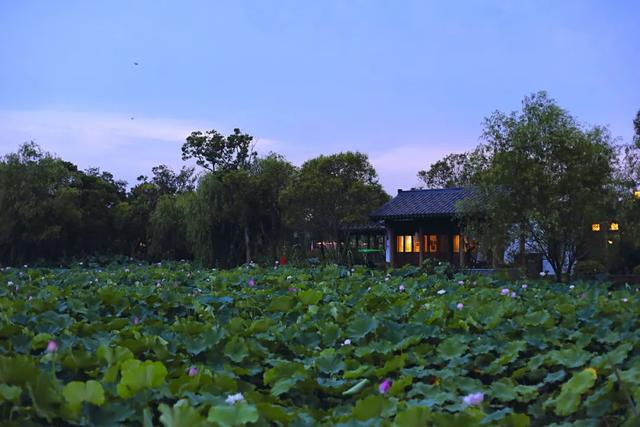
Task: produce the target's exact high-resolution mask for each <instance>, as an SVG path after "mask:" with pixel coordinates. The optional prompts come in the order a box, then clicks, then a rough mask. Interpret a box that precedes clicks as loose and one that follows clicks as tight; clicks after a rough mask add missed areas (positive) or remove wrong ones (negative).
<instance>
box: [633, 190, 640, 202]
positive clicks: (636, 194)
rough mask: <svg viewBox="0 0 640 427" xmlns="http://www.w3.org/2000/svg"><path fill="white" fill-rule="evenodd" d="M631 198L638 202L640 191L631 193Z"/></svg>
mask: <svg viewBox="0 0 640 427" xmlns="http://www.w3.org/2000/svg"><path fill="white" fill-rule="evenodd" d="M633 197H635V198H636V200H640V190H636V191H634V192H633Z"/></svg>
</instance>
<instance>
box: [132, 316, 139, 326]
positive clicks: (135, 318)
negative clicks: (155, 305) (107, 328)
mask: <svg viewBox="0 0 640 427" xmlns="http://www.w3.org/2000/svg"><path fill="white" fill-rule="evenodd" d="M139 323H140V318H139V317H138V316H135V317H134V318H133V324H134V325H137V324H139Z"/></svg>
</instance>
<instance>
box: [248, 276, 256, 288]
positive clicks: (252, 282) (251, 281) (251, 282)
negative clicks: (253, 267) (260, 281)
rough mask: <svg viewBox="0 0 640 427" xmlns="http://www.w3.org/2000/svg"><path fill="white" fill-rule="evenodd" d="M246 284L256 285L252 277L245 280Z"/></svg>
mask: <svg viewBox="0 0 640 427" xmlns="http://www.w3.org/2000/svg"><path fill="white" fill-rule="evenodd" d="M247 285H249V286H255V285H256V281H255V279H254V278H253V277H252V278H251V279H249V280H247Z"/></svg>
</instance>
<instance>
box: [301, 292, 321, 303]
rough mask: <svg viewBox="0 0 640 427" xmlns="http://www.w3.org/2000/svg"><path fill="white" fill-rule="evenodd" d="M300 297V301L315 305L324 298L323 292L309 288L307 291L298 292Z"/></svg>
mask: <svg viewBox="0 0 640 427" xmlns="http://www.w3.org/2000/svg"><path fill="white" fill-rule="evenodd" d="M298 298H300V301H302V303H303V304H304V305H314V304H317V303H318V302H319V301H320V300H321V299H322V292H320V291H316V290H314V289H307V290H306V291H302V292H300V293H298Z"/></svg>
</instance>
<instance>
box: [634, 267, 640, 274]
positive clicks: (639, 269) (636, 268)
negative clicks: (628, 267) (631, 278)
mask: <svg viewBox="0 0 640 427" xmlns="http://www.w3.org/2000/svg"><path fill="white" fill-rule="evenodd" d="M633 274H635V275H638V276H640V265H636V266H635V267H633Z"/></svg>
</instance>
